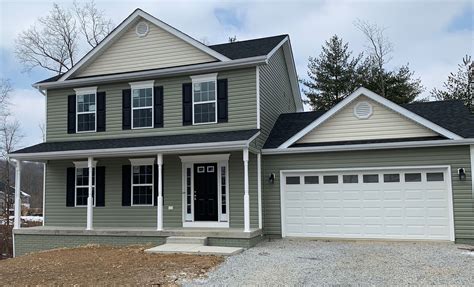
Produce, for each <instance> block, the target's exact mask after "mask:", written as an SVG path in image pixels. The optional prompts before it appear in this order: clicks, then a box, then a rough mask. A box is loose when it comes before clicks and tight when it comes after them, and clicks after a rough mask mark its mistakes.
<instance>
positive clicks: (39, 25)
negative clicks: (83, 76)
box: [15, 0, 112, 74]
mask: <svg viewBox="0 0 474 287" xmlns="http://www.w3.org/2000/svg"><path fill="white" fill-rule="evenodd" d="M111 27H112V22H111V21H110V20H106V19H105V16H104V13H103V12H102V11H99V10H97V8H96V7H95V3H94V2H93V0H92V1H91V2H88V3H85V4H83V6H81V5H79V4H77V3H75V5H74V9H68V8H64V7H62V6H60V5H58V4H56V3H55V4H53V9H52V10H51V11H50V13H49V15H47V16H45V17H40V18H38V20H37V22H36V23H35V25H33V26H31V27H30V28H29V29H27V30H25V31H23V32H21V33H20V34H19V35H18V38H17V39H16V45H15V54H16V56H17V58H18V60H19V61H20V63H22V64H23V66H24V70H25V71H30V70H32V69H33V68H36V67H40V68H43V69H46V70H48V71H52V72H55V73H57V74H62V73H64V72H67V71H68V70H70V69H71V68H72V67H73V66H74V64H75V63H76V60H77V59H78V57H79V53H80V51H79V46H80V43H81V40H82V38H81V37H80V36H81V35H83V36H85V38H86V41H87V43H89V45H91V46H92V47H95V46H96V45H97V44H98V43H99V42H100V41H101V40H102V39H103V38H104V37H105V36H107V34H108V33H109V32H110V30H111Z"/></svg>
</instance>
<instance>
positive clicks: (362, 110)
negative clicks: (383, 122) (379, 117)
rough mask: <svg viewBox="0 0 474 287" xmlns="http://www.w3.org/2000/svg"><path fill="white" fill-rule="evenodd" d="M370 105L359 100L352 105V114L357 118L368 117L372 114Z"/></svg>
mask: <svg viewBox="0 0 474 287" xmlns="http://www.w3.org/2000/svg"><path fill="white" fill-rule="evenodd" d="M372 112H373V110H372V105H371V104H369V103H368V102H360V103H358V104H357V105H356V106H355V107H354V115H355V116H356V117H357V118H358V119H368V118H370V116H371V115H372Z"/></svg>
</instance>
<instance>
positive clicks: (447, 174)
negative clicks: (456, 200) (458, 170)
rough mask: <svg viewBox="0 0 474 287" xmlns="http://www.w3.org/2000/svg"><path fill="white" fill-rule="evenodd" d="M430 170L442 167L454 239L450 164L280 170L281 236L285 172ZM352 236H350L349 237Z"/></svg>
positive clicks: (283, 213)
mask: <svg viewBox="0 0 474 287" xmlns="http://www.w3.org/2000/svg"><path fill="white" fill-rule="evenodd" d="M409 169H416V170H430V169H443V170H444V177H445V178H446V185H447V187H448V193H449V194H448V205H449V206H448V209H449V211H448V213H449V215H448V216H449V218H448V219H449V224H450V228H449V237H450V241H454V240H455V234H454V206H453V189H452V174H451V166H449V165H429V166H385V167H365V168H364V167H358V168H331V169H294V170H291V169H286V170H280V214H281V221H280V224H281V236H282V237H286V230H285V200H284V199H285V195H284V190H285V189H284V185H285V182H284V180H283V178H284V176H285V174H287V173H313V172H354V171H372V170H374V171H377V170H380V171H383V170H409ZM351 238H352V237H351Z"/></svg>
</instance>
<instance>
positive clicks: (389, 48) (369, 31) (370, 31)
mask: <svg viewBox="0 0 474 287" xmlns="http://www.w3.org/2000/svg"><path fill="white" fill-rule="evenodd" d="M354 25H355V26H356V27H357V29H359V30H360V31H361V32H362V33H363V34H364V35H365V37H366V39H367V45H366V50H367V54H368V55H369V57H370V60H371V62H372V65H374V66H375V68H376V71H378V77H377V78H378V86H379V90H380V91H381V93H382V94H381V96H383V97H385V96H386V95H385V86H386V83H385V77H384V70H386V69H385V65H386V64H387V63H388V62H390V60H392V56H391V54H392V52H393V44H392V43H391V42H390V40H389V39H388V38H387V37H385V35H384V33H385V30H386V28H384V27H380V26H378V25H377V24H373V23H369V22H366V21H362V20H360V19H359V20H357V21H355V22H354Z"/></svg>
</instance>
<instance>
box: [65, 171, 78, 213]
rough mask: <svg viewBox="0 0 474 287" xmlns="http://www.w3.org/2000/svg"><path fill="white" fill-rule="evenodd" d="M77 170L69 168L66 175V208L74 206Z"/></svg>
mask: <svg viewBox="0 0 474 287" xmlns="http://www.w3.org/2000/svg"><path fill="white" fill-rule="evenodd" d="M75 181H76V168H74V167H68V168H67V175H66V206H74V201H75V198H74V196H75V192H74V189H75V188H76V182H75Z"/></svg>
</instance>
